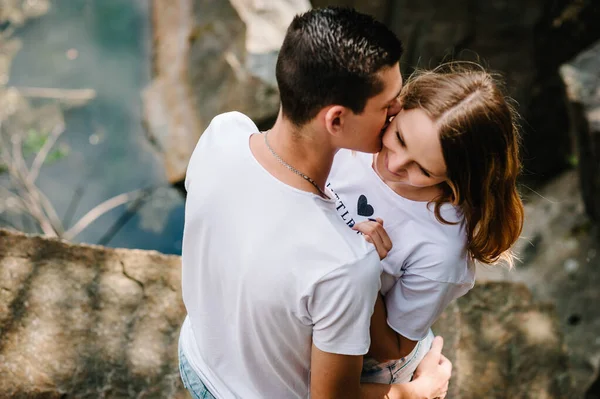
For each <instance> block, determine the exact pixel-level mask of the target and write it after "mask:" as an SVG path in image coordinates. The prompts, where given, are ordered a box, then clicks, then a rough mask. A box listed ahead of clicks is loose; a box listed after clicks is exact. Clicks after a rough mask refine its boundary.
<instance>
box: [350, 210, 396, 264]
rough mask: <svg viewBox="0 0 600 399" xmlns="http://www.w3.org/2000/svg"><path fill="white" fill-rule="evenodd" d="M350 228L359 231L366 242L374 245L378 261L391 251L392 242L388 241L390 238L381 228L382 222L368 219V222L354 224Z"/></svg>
mask: <svg viewBox="0 0 600 399" xmlns="http://www.w3.org/2000/svg"><path fill="white" fill-rule="evenodd" d="M352 228H353V229H354V230H357V231H360V232H361V233H362V234H364V236H365V239H366V240H367V241H368V242H370V243H372V244H373V245H375V249H376V250H377V253H378V254H379V258H380V259H384V258H385V257H386V256H387V254H388V252H389V251H390V250H391V249H392V240H390V237H389V236H388V234H387V232H386V231H385V229H384V228H383V220H381V219H369V220H368V221H365V222H360V223H357V224H355V225H354V227H352Z"/></svg>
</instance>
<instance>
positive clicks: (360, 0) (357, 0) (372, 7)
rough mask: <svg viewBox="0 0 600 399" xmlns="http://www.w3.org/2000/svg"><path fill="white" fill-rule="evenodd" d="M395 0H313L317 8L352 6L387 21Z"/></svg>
mask: <svg viewBox="0 0 600 399" xmlns="http://www.w3.org/2000/svg"><path fill="white" fill-rule="evenodd" d="M393 3H394V0H370V1H364V0H311V4H312V5H313V7H315V8H319V7H326V6H338V7H352V8H354V9H356V10H358V11H360V12H362V13H365V14H369V15H372V16H373V17H375V18H376V19H377V20H379V21H381V22H383V23H387V22H388V18H389V16H390V11H391V9H392V6H393Z"/></svg>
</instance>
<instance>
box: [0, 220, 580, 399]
mask: <svg viewBox="0 0 600 399" xmlns="http://www.w3.org/2000/svg"><path fill="white" fill-rule="evenodd" d="M180 274H181V269H180V258H179V257H175V256H164V255H161V254H158V253H156V252H151V251H140V250H123V249H109V248H103V247H96V246H81V245H72V244H68V243H65V242H62V241H58V240H54V239H45V238H41V237H32V236H25V235H22V234H17V233H11V232H8V231H6V230H0V375H1V376H3V377H5V376H9V378H0V397H2V398H5V397H22V398H63V397H78V398H79V397H81V398H97V397H156V398H183V397H187V396H186V394H185V392H184V391H183V388H182V385H181V382H180V380H179V376H178V367H177V341H178V332H179V327H180V325H181V322H182V321H183V318H184V317H185V309H184V306H183V303H182V301H181V290H180V286H181V277H180ZM557 326H558V323H557V320H556V318H555V316H554V313H553V311H552V309H551V308H549V307H548V306H546V305H539V304H536V303H534V302H533V301H532V299H531V295H530V293H529V291H528V290H527V289H526V288H525V287H524V286H523V285H520V284H510V283H484V284H481V285H478V286H477V287H475V289H473V291H472V292H471V293H469V294H468V295H467V296H465V297H463V298H461V299H460V300H459V301H458V302H457V303H455V304H452V305H451V306H450V307H449V308H448V309H447V311H446V312H445V313H444V314H443V316H442V317H441V319H440V320H439V322H438V323H437V325H436V326H435V329H434V330H435V331H436V332H437V333H439V334H442V335H443V336H444V337H445V339H446V345H445V353H446V355H447V356H448V357H449V358H450V359H451V360H452V361H453V362H454V365H455V368H454V377H453V380H452V385H451V390H450V392H451V394H452V396H449V397H452V398H454V399H467V398H469V399H470V398H484V397H488V398H511V399H513V398H532V399H533V398H536V399H538V398H542V397H543V398H570V397H572V396H569V392H571V391H570V389H571V387H570V383H569V382H570V380H569V377H568V375H567V374H566V373H565V367H566V364H565V360H566V356H565V352H564V350H563V344H562V343H563V339H562V336H561V334H560V332H559V331H558V328H557Z"/></svg>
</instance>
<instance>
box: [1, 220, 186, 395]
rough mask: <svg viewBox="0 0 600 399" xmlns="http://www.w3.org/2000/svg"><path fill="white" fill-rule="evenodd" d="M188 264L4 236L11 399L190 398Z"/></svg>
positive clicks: (4, 368)
mask: <svg viewBox="0 0 600 399" xmlns="http://www.w3.org/2000/svg"><path fill="white" fill-rule="evenodd" d="M180 270H181V269H180V259H179V257H176V256H165V255H161V254H159V253H157V252H147V251H139V250H114V249H107V248H102V247H93V246H81V245H79V246H75V245H71V244H67V243H65V242H61V241H56V240H49V239H44V238H40V237H31V238H30V237H27V236H25V235H21V234H12V233H9V232H7V231H4V230H0V397H1V398H9V397H10V398H63V397H77V398H99V397H112V398H116V397H121V398H123V397H151V398H180V397H181V398H183V397H185V395H184V391H183V387H182V384H181V383H180V379H179V375H178V368H177V342H178V331H179V327H180V324H181V322H182V320H183V317H184V314H185V310H184V307H183V304H182V302H181V294H180V282H181V280H180Z"/></svg>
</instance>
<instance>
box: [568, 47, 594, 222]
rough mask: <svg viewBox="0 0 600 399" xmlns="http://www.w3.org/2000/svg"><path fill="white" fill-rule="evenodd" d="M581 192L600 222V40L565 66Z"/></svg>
mask: <svg viewBox="0 0 600 399" xmlns="http://www.w3.org/2000/svg"><path fill="white" fill-rule="evenodd" d="M560 73H561V76H562V78H563V81H564V82H565V86H566V88H567V96H568V99H569V109H570V111H571V112H570V117H571V126H572V129H573V135H574V136H575V138H576V142H577V153H578V156H579V162H578V166H579V170H580V178H581V190H582V194H583V200H584V203H585V206H586V211H587V213H588V215H589V216H590V217H591V218H592V219H593V220H595V221H596V222H600V41H599V42H597V43H596V44H595V45H593V46H592V47H590V48H589V49H586V50H585V51H583V52H582V53H581V54H579V55H578V56H577V57H575V59H573V60H572V61H570V62H569V63H567V64H565V65H563V66H562V67H561V68H560Z"/></svg>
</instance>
